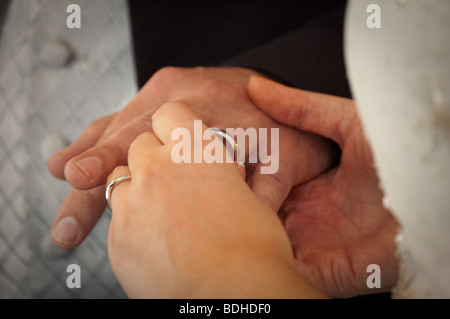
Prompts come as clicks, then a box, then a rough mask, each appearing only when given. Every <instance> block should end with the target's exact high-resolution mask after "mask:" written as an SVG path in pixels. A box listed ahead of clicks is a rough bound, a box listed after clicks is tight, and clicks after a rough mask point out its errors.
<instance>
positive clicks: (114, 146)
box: [64, 111, 153, 189]
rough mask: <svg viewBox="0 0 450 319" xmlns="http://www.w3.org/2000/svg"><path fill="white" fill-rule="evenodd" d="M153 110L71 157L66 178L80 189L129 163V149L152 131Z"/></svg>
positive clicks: (101, 182) (93, 184)
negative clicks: (139, 137)
mask: <svg viewBox="0 0 450 319" xmlns="http://www.w3.org/2000/svg"><path fill="white" fill-rule="evenodd" d="M152 113H153V111H152V112H148V113H145V114H143V115H141V116H139V117H137V118H135V119H134V120H132V121H131V122H130V123H128V124H126V125H125V126H123V127H122V128H120V129H119V130H117V131H116V132H114V133H112V134H111V135H110V136H109V137H108V138H106V139H105V140H104V141H102V143H100V144H98V145H97V146H95V147H93V148H91V149H89V150H87V151H86V152H84V153H82V154H81V155H79V156H77V157H75V158H73V159H71V160H70V161H69V162H68V163H67V164H66V167H65V169H64V174H65V177H66V179H67V181H68V182H69V183H70V184H71V185H72V186H73V187H75V188H77V189H90V188H93V187H96V186H99V185H102V184H104V183H105V180H106V178H107V177H108V175H109V174H110V173H111V172H112V170H113V169H114V168H115V167H117V166H119V165H126V164H127V156H128V149H129V146H130V144H131V143H132V142H133V140H134V139H135V138H136V137H137V136H139V135H140V134H142V133H143V132H148V131H152V123H151V115H152Z"/></svg>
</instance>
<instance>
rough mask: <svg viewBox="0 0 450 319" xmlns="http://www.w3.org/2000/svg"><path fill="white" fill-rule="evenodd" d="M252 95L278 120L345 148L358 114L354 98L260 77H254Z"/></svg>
mask: <svg viewBox="0 0 450 319" xmlns="http://www.w3.org/2000/svg"><path fill="white" fill-rule="evenodd" d="M248 94H249V96H250V98H251V99H252V100H253V102H254V103H255V104H256V105H257V106H258V107H259V108H260V109H261V110H262V111H264V112H265V113H267V114H268V115H270V116H271V117H273V118H274V119H275V120H277V121H278V122H280V123H282V124H285V125H288V126H293V127H296V128H298V129H299V130H302V131H308V132H312V133H316V134H319V135H322V136H324V137H326V138H329V139H331V140H333V141H335V142H336V143H337V144H338V145H339V146H341V147H342V144H343V142H344V140H345V137H346V136H347V134H348V132H349V130H350V129H351V128H352V123H354V122H353V120H354V119H355V117H357V112H356V107H355V105H354V103H353V100H351V99H346V98H342V97H336V96H332V95H326V94H321V93H314V92H309V91H303V90H299V89H295V88H290V87H287V86H284V85H282V84H279V83H276V82H273V81H270V80H267V79H265V78H262V77H258V76H253V77H251V78H250V81H249V84H248Z"/></svg>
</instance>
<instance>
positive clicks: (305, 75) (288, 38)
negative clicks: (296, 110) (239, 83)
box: [222, 4, 351, 97]
mask: <svg viewBox="0 0 450 319" xmlns="http://www.w3.org/2000/svg"><path fill="white" fill-rule="evenodd" d="M344 14H345V4H343V5H340V6H339V7H336V8H334V9H332V10H330V11H328V12H327V13H325V14H321V15H318V16H315V17H313V18H312V19H311V20H310V21H308V22H307V23H306V24H305V25H304V26H303V27H302V28H299V29H297V30H295V31H293V32H290V33H288V34H285V35H283V36H281V37H279V38H277V39H275V40H273V41H271V42H269V43H267V44H265V45H262V46H259V47H256V48H253V49H250V50H248V51H246V52H244V53H242V54H239V55H237V56H235V57H234V58H232V59H230V60H228V61H226V62H225V63H223V64H222V65H224V66H242V67H248V68H253V69H256V70H258V71H261V72H263V73H265V74H267V75H270V76H272V77H274V78H276V79H278V80H280V81H281V82H284V83H285V84H287V85H290V86H293V87H297V88H301V89H304V90H310V91H315V92H321V93H327V94H332V95H338V96H343V97H351V94H350V89H349V85H348V81H347V77H346V71H345V64H344V54H343V21H344Z"/></svg>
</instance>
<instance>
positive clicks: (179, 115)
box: [152, 102, 237, 168]
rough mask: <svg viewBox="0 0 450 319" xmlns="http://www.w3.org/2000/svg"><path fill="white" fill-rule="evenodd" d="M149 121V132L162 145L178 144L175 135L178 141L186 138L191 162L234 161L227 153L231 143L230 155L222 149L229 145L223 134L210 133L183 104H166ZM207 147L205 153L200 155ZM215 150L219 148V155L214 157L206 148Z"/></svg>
mask: <svg viewBox="0 0 450 319" xmlns="http://www.w3.org/2000/svg"><path fill="white" fill-rule="evenodd" d="M152 120H153V121H152V127H153V131H154V132H155V135H156V136H157V137H158V138H159V139H160V140H161V141H162V143H163V144H172V145H173V144H175V143H178V142H179V141H178V138H179V136H182V138H186V136H187V137H190V139H191V143H190V144H191V145H190V146H191V156H192V157H193V159H192V162H193V163H201V162H203V161H206V162H216V163H233V162H234V154H231V153H234V149H235V145H234V143H233V145H232V146H231V149H230V152H228V149H229V148H228V147H226V146H227V145H229V142H228V141H227V139H226V138H225V137H223V135H222V134H223V133H222V132H220V131H219V130H217V131H216V130H212V129H211V130H210V129H209V128H208V127H207V126H206V125H204V124H203V122H202V121H201V120H199V117H198V115H197V114H195V113H194V112H193V111H191V109H190V108H189V107H188V106H186V105H185V104H183V103H181V102H169V103H166V104H164V105H163V106H161V108H159V109H158V110H157V111H156V112H155V114H153V117H152ZM186 133H187V134H186ZM219 133H220V134H219ZM183 142H184V141H183ZM207 146H208V151H206V152H205V153H204V150H205V148H206V147H207ZM209 146H211V148H210V147H209ZM219 148H221V150H222V149H223V151H222V152H221V155H222V156H221V155H218V154H214V156H212V152H210V149H215V150H218V149H219ZM236 168H237V164H236Z"/></svg>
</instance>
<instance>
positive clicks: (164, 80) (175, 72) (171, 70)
mask: <svg viewBox="0 0 450 319" xmlns="http://www.w3.org/2000/svg"><path fill="white" fill-rule="evenodd" d="M184 74H185V69H184V68H181V67H175V66H165V67H163V68H161V69H159V70H158V71H156V72H155V73H154V74H153V76H152V77H151V79H150V81H151V82H152V84H154V85H155V84H161V85H164V84H170V83H171V82H173V81H174V80H176V79H179V78H180V77H182V76H183V75H184Z"/></svg>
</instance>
